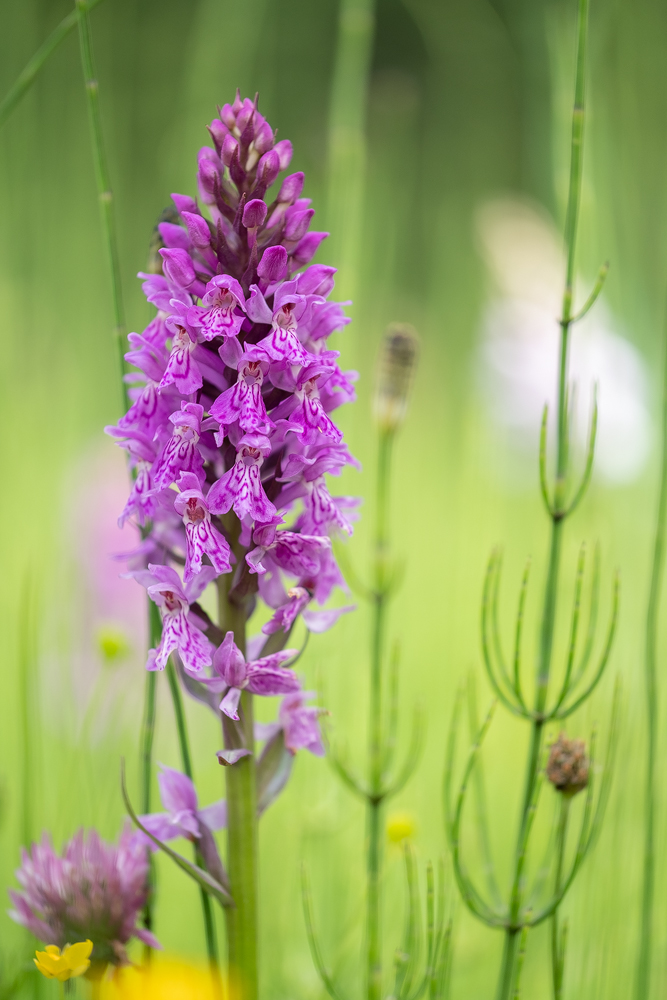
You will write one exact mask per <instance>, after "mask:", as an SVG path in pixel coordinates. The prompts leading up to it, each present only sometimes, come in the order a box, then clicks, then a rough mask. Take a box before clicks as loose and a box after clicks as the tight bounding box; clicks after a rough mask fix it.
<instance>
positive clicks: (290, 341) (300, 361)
mask: <svg viewBox="0 0 667 1000" xmlns="http://www.w3.org/2000/svg"><path fill="white" fill-rule="evenodd" d="M293 285H294V282H285V284H284V285H281V286H280V288H278V290H277V292H276V293H275V296H274V300H273V309H270V308H269V306H268V305H267V302H266V299H265V298H264V296H263V295H262V293H261V291H260V290H259V288H258V287H257V285H252V286H251V289H250V291H251V293H252V294H251V297H250V299H249V300H248V316H249V317H250V318H251V319H252V320H253V321H254V322H255V323H270V324H271V333H270V334H268V336H266V337H264V339H263V340H260V341H259V343H258V345H257V346H258V347H259V348H261V349H262V350H263V351H265V352H266V354H267V355H268V357H269V358H271V360H272V361H284V362H287V363H288V364H290V365H302V366H303V365H307V364H308V363H309V361H310V360H312V359H311V357H310V355H309V354H308V352H307V351H306V350H304V348H303V346H302V344H301V342H300V340H299V338H298V337H297V335H296V330H297V327H298V323H299V319H300V317H301V316H302V315H303V313H304V311H305V309H306V305H307V303H306V297H305V296H304V295H298V294H295V292H294V291H293V290H292V288H291V287H290V286H293Z"/></svg>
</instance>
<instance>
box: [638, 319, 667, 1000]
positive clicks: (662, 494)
mask: <svg viewBox="0 0 667 1000" xmlns="http://www.w3.org/2000/svg"><path fill="white" fill-rule="evenodd" d="M663 351H664V358H663V387H662V393H663V398H662V428H661V433H662V456H661V472H660V491H659V495H658V511H657V517H656V526H655V540H654V544H653V565H652V567H651V583H650V587H649V596H648V606H647V609H646V640H645V642H646V645H645V650H644V671H645V680H646V714H647V731H646V787H645V793H644V795H645V800H644V873H643V886H642V909H641V932H640V935H639V940H640V942H641V943H640V946H639V958H638V964H637V985H636V993H635V996H636V997H637V1000H646V998H648V997H649V996H650V993H651V958H652V951H653V896H654V891H655V887H654V878H655V800H656V793H657V774H656V764H657V749H658V747H657V742H658V675H657V646H658V611H659V605H660V590H661V585H662V577H663V570H664V561H665V515H666V513H667V338H666V339H665V343H664V344H663Z"/></svg>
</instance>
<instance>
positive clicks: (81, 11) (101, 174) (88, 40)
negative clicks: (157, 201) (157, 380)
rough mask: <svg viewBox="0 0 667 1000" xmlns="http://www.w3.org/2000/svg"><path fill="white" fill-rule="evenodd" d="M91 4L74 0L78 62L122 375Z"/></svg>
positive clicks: (120, 316)
mask: <svg viewBox="0 0 667 1000" xmlns="http://www.w3.org/2000/svg"><path fill="white" fill-rule="evenodd" d="M89 7H90V4H89V3H87V2H86V0H76V10H77V12H78V21H79V41H80V47H81V63H82V66H83V76H84V82H85V86H86V97H87V99H88V117H89V119H90V131H91V137H92V143H93V158H94V161H95V179H96V181H97V195H98V198H99V202H100V211H101V215H102V229H103V232H104V239H105V242H106V245H107V254H108V258H109V273H110V277H111V293H112V298H113V309H114V331H113V332H114V338H115V340H116V346H117V350H118V357H119V362H120V371H121V376H124V375H125V358H124V355H125V349H126V345H125V311H124V308H123V293H122V288H121V280H120V258H119V255H118V239H117V236H116V221H115V217H114V210H113V193H112V191H111V181H110V179H109V167H108V163H107V157H106V151H105V148H104V137H103V133H102V117H101V114H100V99H99V84H98V81H97V77H96V74H95V63H94V58H93V43H92V36H91V30H90V18H89V16H88V11H89ZM121 385H122V388H123V411H125V410H127V409H128V407H129V400H128V395H127V386H126V385H125V381H124V379H122V381H121Z"/></svg>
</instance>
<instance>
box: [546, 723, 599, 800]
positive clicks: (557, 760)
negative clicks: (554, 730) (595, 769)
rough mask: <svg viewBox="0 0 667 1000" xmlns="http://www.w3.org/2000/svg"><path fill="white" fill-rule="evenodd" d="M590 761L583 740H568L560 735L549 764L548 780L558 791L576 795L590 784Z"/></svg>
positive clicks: (552, 746)
mask: <svg viewBox="0 0 667 1000" xmlns="http://www.w3.org/2000/svg"><path fill="white" fill-rule="evenodd" d="M588 768H589V760H588V757H587V756H586V744H585V743H584V741H583V740H568V738H567V736H566V735H565V733H560V735H559V737H558V739H557V740H556V742H555V743H552V744H551V752H550V754H549V760H548V762H547V778H548V779H549V781H550V782H551V784H552V785H553V786H554V788H555V789H556V791H558V792H562V793H563V795H576V794H577V792H580V791H581V790H582V789H584V788H585V787H586V785H587V784H588Z"/></svg>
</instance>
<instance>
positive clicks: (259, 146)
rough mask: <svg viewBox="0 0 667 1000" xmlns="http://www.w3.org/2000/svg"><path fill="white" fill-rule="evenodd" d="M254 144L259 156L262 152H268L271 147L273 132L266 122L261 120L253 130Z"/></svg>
mask: <svg viewBox="0 0 667 1000" xmlns="http://www.w3.org/2000/svg"><path fill="white" fill-rule="evenodd" d="M254 144H255V149H256V150H257V152H258V153H259V155H260V156H261V155H262V154H263V153H268V151H269V150H270V149H271V148H272V147H273V132H272V131H271V126H270V125H269V123H268V122H262V124H261V125H260V126H259V128H258V129H256V130H255V139H254Z"/></svg>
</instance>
